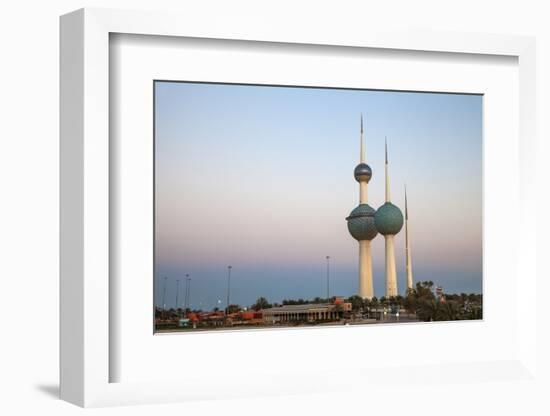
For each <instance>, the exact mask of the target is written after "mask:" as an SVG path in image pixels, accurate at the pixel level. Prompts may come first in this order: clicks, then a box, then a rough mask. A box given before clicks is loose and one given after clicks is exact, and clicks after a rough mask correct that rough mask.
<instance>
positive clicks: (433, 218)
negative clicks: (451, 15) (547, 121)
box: [61, 9, 537, 406]
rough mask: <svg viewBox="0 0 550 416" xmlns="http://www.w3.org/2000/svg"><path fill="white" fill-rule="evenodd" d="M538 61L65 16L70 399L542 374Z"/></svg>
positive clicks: (121, 17) (132, 399) (184, 22)
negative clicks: (534, 211) (533, 311)
mask: <svg viewBox="0 0 550 416" xmlns="http://www.w3.org/2000/svg"><path fill="white" fill-rule="evenodd" d="M245 20H246V19H244V20H243V21H245ZM533 45H534V41H533V40H532V39H531V38H522V37H514V36H489V35H478V34H449V33H446V34H438V36H433V34H429V35H428V34H426V33H420V32H419V33H399V32H383V31H382V32H381V31H378V30H375V29H372V30H367V31H361V32H357V33H348V32H346V33H340V34H339V33H337V32H335V31H328V32H327V31H311V32H308V33H307V34H305V33H304V32H303V31H301V30H300V29H298V28H296V29H288V30H282V29H281V28H280V27H276V26H275V25H274V26H269V25H267V26H265V27H263V28H262V30H259V29H258V28H257V27H252V26H251V27H246V25H245V26H243V27H242V30H241V31H240V32H239V34H238V35H237V34H235V33H234V32H233V31H232V26H231V24H230V23H227V25H226V26H224V25H218V26H215V27H204V26H202V25H201V24H199V23H197V22H193V19H192V18H191V17H189V16H184V17H182V16H172V15H167V14H162V13H158V14H156V13H142V12H122V11H112V10H95V9H92V10H89V9H86V10H80V11H77V12H74V13H72V14H69V15H66V16H63V17H62V19H61V80H62V86H61V103H62V105H61V112H62V119H61V190H62V193H61V209H62V221H61V241H62V243H61V244H62V246H61V249H62V260H61V289H62V293H61V395H62V398H63V399H65V400H68V401H70V402H72V403H76V404H78V405H81V406H105V405H116V404H137V403H155V402H165V401H185V400H195V399H208V398H214V397H216V398H224V397H227V398H230V397H242V396H255V395H266V394H285V393H292V394H299V393H310V392H323V391H333V390H338V391H348V392H353V391H362V392H364V390H365V389H366V388H367V389H368V391H369V392H372V394H375V393H376V392H378V393H380V394H384V393H383V390H384V388H383V386H382V387H381V386H380V382H381V380H382V381H383V380H386V381H387V382H389V383H393V381H395V380H402V382H400V383H399V385H398V386H396V389H401V390H403V391H405V390H407V389H411V388H413V387H414V386H418V384H419V383H420V384H422V383H424V382H428V380H429V382H431V383H433V382H434V380H436V381H437V382H439V381H441V380H443V377H444V374H448V372H451V373H452V374H453V380H455V381H456V380H463V381H464V382H468V383H476V382H481V381H498V380H502V379H506V380H512V381H516V380H517V381H518V382H519V381H522V380H527V379H531V378H532V377H533V376H532V374H533V371H534V366H535V362H534V358H533V357H534V354H533V351H534V349H535V347H536V338H535V332H536V326H535V323H534V322H533V321H532V320H529V319H527V318H526V317H527V315H528V313H529V312H528V310H529V307H532V305H534V302H535V297H534V291H532V290H531V289H530V288H532V287H534V285H535V284H536V279H537V273H536V270H535V266H534V264H535V262H534V260H533V256H534V250H533V244H534V243H533V241H534V239H533V233H534V229H535V227H534V221H535V219H534V217H533V216H530V215H524V214H525V213H527V212H530V209H531V208H532V204H533V203H534V202H533V199H532V198H530V195H531V194H532V192H533V189H532V184H531V181H530V180H531V179H530V176H529V172H530V171H531V170H532V169H533V166H534V164H533V160H534V156H533V152H532V145H533V140H534V131H533V127H532V125H533V123H532V119H531V117H532V115H533V114H534V111H533V109H534V106H535V103H534V90H535V83H534V77H533V71H534V46H533ZM517 149H520V151H519V153H518V151H517ZM503 178H506V180H503ZM502 207H506V209H502ZM510 212H514V213H518V215H517V218H518V219H517V225H518V226H517V227H516V232H517V236H516V237H515V238H513V239H511V238H509V237H510V224H511V223H510ZM503 259H505V261H503ZM520 270H521V273H520ZM520 279H521V285H520V284H519V282H520ZM504 311H505V313H504ZM519 322H521V325H520V324H519ZM413 340H414V342H412V341H413ZM443 341H444V345H443V344H442V342H443ZM320 363H322V365H321V364H320ZM388 369H391V372H389V371H388ZM220 374H224V375H231V380H232V382H231V383H214V384H213V383H212V382H211V381H212V380H217V379H219V377H220ZM342 374H345V377H340V376H338V377H335V375H342ZM327 378H329V379H330V380H333V381H332V382H331V383H325V382H321V381H320V380H326V379H327ZM258 380H261V382H258ZM392 380H393V381H392ZM419 380H420V381H419ZM382 384H384V383H382ZM392 385H393V384H392ZM378 393H376V394H378Z"/></svg>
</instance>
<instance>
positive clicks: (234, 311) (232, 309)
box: [227, 305, 241, 315]
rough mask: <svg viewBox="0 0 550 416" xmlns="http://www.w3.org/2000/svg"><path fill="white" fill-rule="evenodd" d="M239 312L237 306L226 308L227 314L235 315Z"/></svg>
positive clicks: (239, 308)
mask: <svg viewBox="0 0 550 416" xmlns="http://www.w3.org/2000/svg"><path fill="white" fill-rule="evenodd" d="M240 310H241V307H240V306H239V305H229V306H228V307H227V314H228V315H229V314H231V313H236V312H239V311H240Z"/></svg>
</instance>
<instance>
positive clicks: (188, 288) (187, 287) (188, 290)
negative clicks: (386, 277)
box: [162, 256, 330, 313]
mask: <svg viewBox="0 0 550 416" xmlns="http://www.w3.org/2000/svg"><path fill="white" fill-rule="evenodd" d="M325 259H326V261H327V300H328V299H330V256H326V257H325ZM232 268H233V266H231V265H229V266H227V299H226V305H227V306H226V307H227V309H226V311H227V313H229V305H230V304H231V303H230V302H231V269H232ZM167 280H168V278H167V277H165V278H164V289H163V293H162V308H163V310H166V281H167ZM176 285H177V286H176V309H177V308H178V306H179V292H180V279H177V280H176ZM190 294H191V278H190V277H189V274H186V275H185V298H184V310H187V308H188V307H189V306H190V303H189V300H190V299H189V298H190Z"/></svg>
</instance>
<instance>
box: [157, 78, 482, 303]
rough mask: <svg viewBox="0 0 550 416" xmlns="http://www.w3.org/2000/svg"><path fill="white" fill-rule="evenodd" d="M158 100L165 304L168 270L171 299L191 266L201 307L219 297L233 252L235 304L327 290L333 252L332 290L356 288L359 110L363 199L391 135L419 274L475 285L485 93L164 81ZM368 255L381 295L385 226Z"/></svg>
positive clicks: (160, 274) (401, 282) (393, 171)
mask: <svg viewBox="0 0 550 416" xmlns="http://www.w3.org/2000/svg"><path fill="white" fill-rule="evenodd" d="M155 99H156V101H155V105H156V108H155V117H156V119H155V129H156V131H155V151H156V152H155V158H156V160H155V165H156V168H155V169H156V172H155V174H156V195H155V198H156V218H155V227H156V235H155V244H156V247H155V256H156V259H155V260H156V261H155V284H156V289H157V290H156V299H155V302H156V304H157V305H160V304H161V303H162V292H163V284H164V283H163V282H164V277H167V278H168V279H167V295H166V304H167V306H174V305H175V290H176V279H183V278H184V275H185V274H186V273H189V274H190V277H191V278H192V284H191V306H192V307H193V308H198V307H201V308H211V307H214V306H216V305H217V304H218V300H221V302H222V303H221V306H222V307H223V306H225V296H226V295H225V294H226V280H227V265H229V264H231V265H232V266H233V272H232V285H231V293H232V296H231V300H232V303H239V304H241V305H250V304H252V303H253V302H254V301H255V299H256V298H258V297H259V296H264V297H266V298H268V300H270V301H271V302H280V301H281V300H282V299H283V298H300V297H302V298H313V297H315V296H324V295H325V293H326V289H325V287H326V286H325V284H326V283H325V282H326V275H325V270H326V269H325V256H326V255H329V256H331V288H332V289H331V295H343V296H349V295H352V294H355V293H356V292H357V285H358V282H357V280H358V278H357V272H358V244H357V242H356V241H355V240H353V238H352V237H351V236H350V235H349V233H348V231H347V227H346V222H345V217H346V216H347V215H349V212H350V211H351V210H352V209H353V208H354V207H355V206H357V204H358V200H359V187H358V184H357V182H355V180H354V178H353V169H354V167H355V166H356V164H357V163H358V159H359V116H360V113H363V116H364V120H365V140H366V159H367V163H368V164H369V165H370V166H371V168H372V170H373V177H372V179H371V181H370V183H369V204H370V205H371V206H373V207H374V208H377V207H379V206H380V205H381V204H383V202H384V137H385V136H387V139H388V150H389V162H390V181H391V191H392V192H391V194H392V202H394V203H395V204H396V205H398V206H399V207H401V208H402V209H404V192H403V188H404V185H405V184H406V185H407V190H408V201H409V217H410V222H409V226H410V231H411V242H412V256H413V257H412V261H413V271H414V278H415V280H433V281H434V282H436V283H437V284H439V285H441V286H443V288H444V289H445V291H447V292H477V293H479V292H481V285H482V97H481V96H479V95H460V94H430V93H408V92H386V91H365V90H340V89H314V88H289V87H269V86H247V85H223V84H194V83H172V82H157V83H156V84H155ZM404 239H405V236H404V231H402V232H401V233H400V234H399V235H398V236H396V257H397V271H398V286H399V291H400V292H401V293H404V290H405V260H404ZM373 263H374V289H375V295H376V296H378V297H380V296H382V295H383V291H384V241H383V237H382V236H377V237H376V238H375V239H374V240H373ZM182 287H183V285H181V288H182ZM182 298H183V290H182V291H181V293H180V300H181V299H182Z"/></svg>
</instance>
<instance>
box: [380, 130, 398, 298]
mask: <svg viewBox="0 0 550 416" xmlns="http://www.w3.org/2000/svg"><path fill="white" fill-rule="evenodd" d="M385 150H386V151H385V154H386V166H385V167H386V202H385V203H384V205H382V206H381V207H380V208H378V210H377V211H376V214H375V215H374V225H375V227H376V230H377V231H378V232H379V233H380V234H382V235H383V236H384V239H385V241H386V297H387V298H389V297H392V296H397V295H398V294H399V292H398V291H397V272H396V269H395V247H394V237H395V235H396V234H397V233H398V232H399V231H401V228H402V227H403V214H402V213H401V210H400V209H399V208H398V207H396V206H395V205H393V204H392V203H391V196H390V176H389V172H388V142H387V141H386V143H385Z"/></svg>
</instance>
